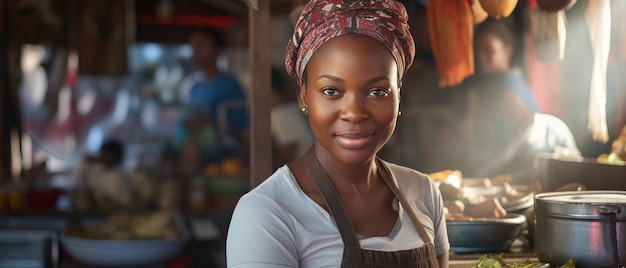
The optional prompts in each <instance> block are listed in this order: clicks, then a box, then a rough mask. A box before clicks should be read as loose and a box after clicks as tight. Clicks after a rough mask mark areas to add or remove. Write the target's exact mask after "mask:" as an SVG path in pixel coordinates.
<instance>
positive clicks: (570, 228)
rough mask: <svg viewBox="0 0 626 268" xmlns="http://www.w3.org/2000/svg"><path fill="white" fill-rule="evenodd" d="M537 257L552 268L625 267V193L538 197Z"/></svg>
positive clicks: (536, 211) (609, 192) (578, 193)
mask: <svg viewBox="0 0 626 268" xmlns="http://www.w3.org/2000/svg"><path fill="white" fill-rule="evenodd" d="M535 253H536V254H537V257H538V258H539V260H540V261H542V262H549V263H550V264H553V265H562V264H564V263H565V262H566V261H567V259H569V258H574V259H575V261H576V267H579V268H603V267H611V268H615V267H622V266H626V191H577V192H554V193H542V194H537V195H536V196H535Z"/></svg>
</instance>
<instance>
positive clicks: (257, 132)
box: [248, 0, 272, 188]
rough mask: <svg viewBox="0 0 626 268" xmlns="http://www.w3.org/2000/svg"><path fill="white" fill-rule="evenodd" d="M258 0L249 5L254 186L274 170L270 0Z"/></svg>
mask: <svg viewBox="0 0 626 268" xmlns="http://www.w3.org/2000/svg"><path fill="white" fill-rule="evenodd" d="M254 2H257V5H256V6H254V5H249V6H248V12H249V31H250V32H249V37H250V40H249V42H250V43H249V44H250V64H251V70H252V88H251V91H250V152H251V153H250V158H251V159H250V164H251V166H250V187H251V188H254V187H256V186H257V185H259V184H260V183H261V182H263V180H265V179H266V178H267V177H269V176H270V175H271V172H272V138H271V130H270V109H271V96H272V95H271V79H270V77H271V76H270V68H271V59H270V56H271V50H270V36H269V33H270V0H258V1H254ZM255 7H256V8H255Z"/></svg>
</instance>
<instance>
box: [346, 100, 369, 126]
mask: <svg viewBox="0 0 626 268" xmlns="http://www.w3.org/2000/svg"><path fill="white" fill-rule="evenodd" d="M366 102H367V100H365V99H364V98H362V97H361V96H354V95H346V96H344V101H343V103H342V106H343V107H342V109H341V114H340V118H341V119H342V120H347V121H351V122H358V121H361V120H365V119H367V118H369V116H370V114H369V111H368V110H367V107H366V105H367V104H366Z"/></svg>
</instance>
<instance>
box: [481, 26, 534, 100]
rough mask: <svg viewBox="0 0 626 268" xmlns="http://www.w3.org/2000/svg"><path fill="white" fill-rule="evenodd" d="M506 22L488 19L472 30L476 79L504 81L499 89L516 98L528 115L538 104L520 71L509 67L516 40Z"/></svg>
mask: <svg viewBox="0 0 626 268" xmlns="http://www.w3.org/2000/svg"><path fill="white" fill-rule="evenodd" d="M507 22H508V21H507V20H495V19H488V20H486V21H484V22H482V23H481V24H479V25H478V27H477V28H476V32H475V34H474V43H475V44H474V49H475V59H476V70H477V76H478V77H479V78H480V79H485V80H489V79H499V80H502V79H504V81H505V83H503V84H502V85H503V88H502V89H503V90H511V91H513V92H515V94H516V95H518V96H519V97H520V99H521V100H522V102H523V103H524V105H525V106H526V108H527V109H528V110H530V111H531V112H539V111H540V108H539V104H538V102H537V100H536V99H535V97H534V96H533V93H532V91H531V89H530V86H529V85H528V83H527V82H526V80H525V78H524V77H523V74H522V73H521V70H519V69H518V68H516V67H514V66H512V60H513V56H514V54H515V48H516V47H515V45H516V38H515V35H514V34H513V31H512V29H511V26H510V25H509V24H508V23H507Z"/></svg>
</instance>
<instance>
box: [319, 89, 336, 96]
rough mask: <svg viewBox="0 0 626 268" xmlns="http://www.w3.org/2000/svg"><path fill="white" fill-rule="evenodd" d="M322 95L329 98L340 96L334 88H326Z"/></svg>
mask: <svg viewBox="0 0 626 268" xmlns="http://www.w3.org/2000/svg"><path fill="white" fill-rule="evenodd" d="M322 94H324V95H327V96H335V95H339V92H338V91H337V90H336V89H334V88H324V89H322Z"/></svg>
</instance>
